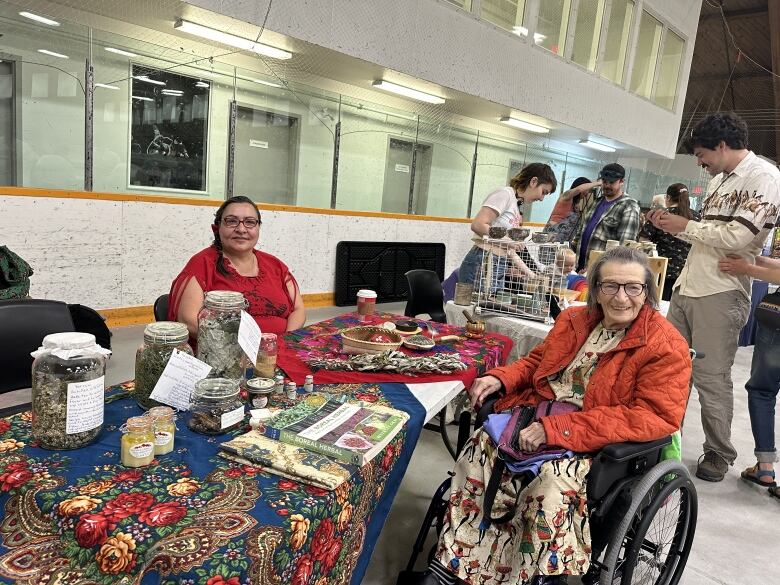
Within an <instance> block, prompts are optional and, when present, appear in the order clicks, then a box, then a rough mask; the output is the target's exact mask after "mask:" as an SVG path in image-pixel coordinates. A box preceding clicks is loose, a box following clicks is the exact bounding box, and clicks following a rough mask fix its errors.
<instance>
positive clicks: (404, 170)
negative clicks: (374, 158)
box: [395, 165, 409, 173]
mask: <svg viewBox="0 0 780 585" xmlns="http://www.w3.org/2000/svg"><path fill="white" fill-rule="evenodd" d="M395 172H396V173H408V172H409V165H395Z"/></svg>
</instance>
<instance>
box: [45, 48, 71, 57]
mask: <svg viewBox="0 0 780 585" xmlns="http://www.w3.org/2000/svg"><path fill="white" fill-rule="evenodd" d="M38 52H39V53H43V54H44V55H49V56H51V57H57V58H59V59H70V57H68V56H67V55H63V54H62V53H55V52H54V51H49V50H48V49H38Z"/></svg>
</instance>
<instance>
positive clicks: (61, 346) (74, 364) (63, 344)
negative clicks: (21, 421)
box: [32, 332, 111, 449]
mask: <svg viewBox="0 0 780 585" xmlns="http://www.w3.org/2000/svg"><path fill="white" fill-rule="evenodd" d="M110 354H111V352H110V351H109V350H107V349H103V348H102V347H100V346H99V345H98V344H97V343H95V336H94V335H92V334H90V333H78V332H67V333H53V334H51V335H47V336H46V337H44V339H43V345H42V347H40V348H39V349H38V350H37V351H34V352H33V353H32V356H33V357H34V358H35V360H34V361H33V366H32V436H33V438H34V439H35V440H36V441H38V443H39V444H40V445H41V447H44V448H46V449H77V448H79V447H83V446H85V445H88V444H90V443H92V442H93V441H94V440H95V439H96V438H97V437H98V435H99V434H100V431H101V430H102V429H103V414H104V404H105V402H104V400H105V381H106V378H105V374H106V356H108V355H110Z"/></svg>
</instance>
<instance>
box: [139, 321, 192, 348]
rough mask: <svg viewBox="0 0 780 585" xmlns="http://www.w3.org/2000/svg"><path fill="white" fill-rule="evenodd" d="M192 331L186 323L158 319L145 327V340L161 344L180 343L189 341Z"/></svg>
mask: <svg viewBox="0 0 780 585" xmlns="http://www.w3.org/2000/svg"><path fill="white" fill-rule="evenodd" d="M189 335H190V333H189V331H188V330H187V326H186V325H185V324H184V323H177V322H175V321H158V322H156V323H149V324H148V325H147V326H146V327H144V341H145V342H146V343H151V344H159V345H179V344H181V343H184V342H185V341H187V338H188V337H189Z"/></svg>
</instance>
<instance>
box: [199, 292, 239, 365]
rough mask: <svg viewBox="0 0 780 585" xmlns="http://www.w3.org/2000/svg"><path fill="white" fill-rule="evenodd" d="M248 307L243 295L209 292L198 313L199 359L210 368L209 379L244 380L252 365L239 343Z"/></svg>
mask: <svg viewBox="0 0 780 585" xmlns="http://www.w3.org/2000/svg"><path fill="white" fill-rule="evenodd" d="M245 306H246V301H244V295H242V294H241V293H240V292H233V291H227V290H212V291H208V292H207V293H206V296H205V299H204V302H203V308H202V309H201V310H200V313H198V356H197V357H198V359H199V360H201V361H203V362H206V363H207V364H208V365H210V366H211V372H210V373H209V377H212V378H230V379H231V380H241V379H242V378H243V376H244V370H245V369H246V368H247V366H249V364H250V362H249V361H248V360H247V359H246V357H245V356H244V350H243V349H241V346H240V345H239V344H238V328H239V326H240V325H241V311H242V310H243V309H244V307H245Z"/></svg>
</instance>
